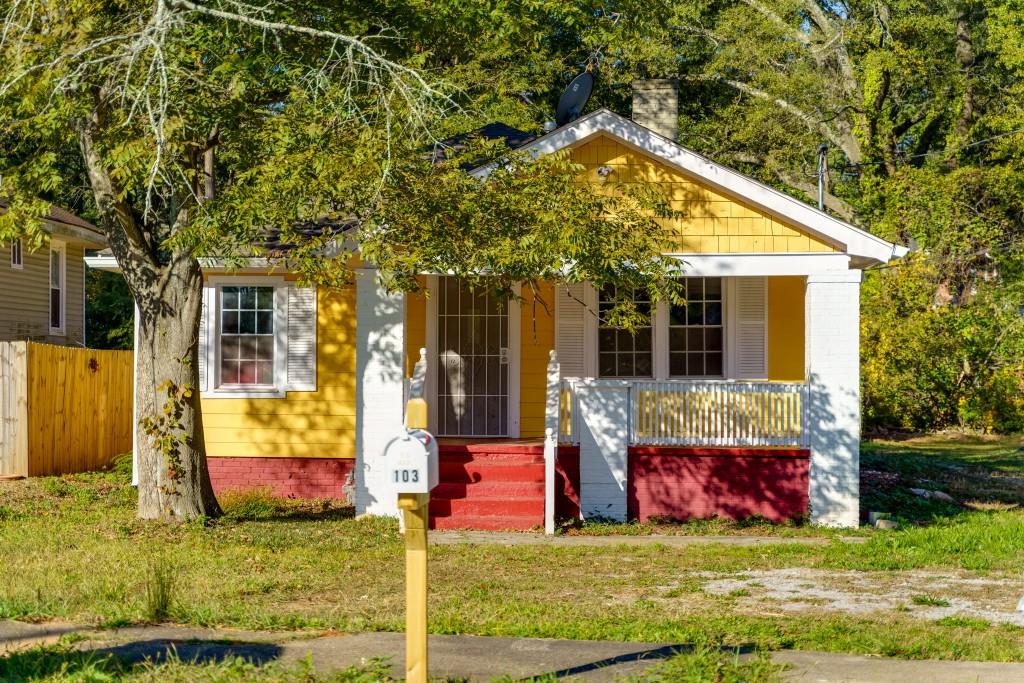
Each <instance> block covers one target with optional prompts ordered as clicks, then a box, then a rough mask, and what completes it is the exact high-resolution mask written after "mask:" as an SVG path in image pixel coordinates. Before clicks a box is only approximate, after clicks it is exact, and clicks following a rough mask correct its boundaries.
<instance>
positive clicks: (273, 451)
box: [203, 287, 356, 458]
mask: <svg viewBox="0 0 1024 683" xmlns="http://www.w3.org/2000/svg"><path fill="white" fill-rule="evenodd" d="M316 332H317V347H318V354H317V390H316V391H290V392H288V395H287V397H286V398H238V399H206V400H204V401H203V423H204V431H205V433H206V449H207V454H208V455H210V456H211V457H230V456H268V457H273V456H277V457H309V458H354V457H355V414H356V410H355V406H356V381H355V369H356V345H355V333H356V314H355V288H354V287H346V288H345V289H342V290H338V291H327V290H323V289H321V290H319V292H318V293H317V330H316Z"/></svg>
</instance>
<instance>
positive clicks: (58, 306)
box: [0, 199, 107, 346]
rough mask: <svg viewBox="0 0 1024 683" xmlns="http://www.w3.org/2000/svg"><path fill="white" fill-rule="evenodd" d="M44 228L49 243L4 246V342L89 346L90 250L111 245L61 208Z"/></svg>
mask: <svg viewBox="0 0 1024 683" xmlns="http://www.w3.org/2000/svg"><path fill="white" fill-rule="evenodd" d="M5 208H6V202H4V201H3V200H2V199H0V211H4V210H5ZM45 226H46V231H47V232H48V233H49V234H50V241H49V243H48V244H47V245H46V246H44V247H42V248H40V249H37V250H36V251H30V250H29V249H28V248H27V246H26V245H25V243H24V241H22V240H15V241H14V242H6V243H0V341H11V340H31V341H41V342H47V343H50V344H62V345H65V346H85V344H86V338H85V260H84V258H85V250H86V249H102V248H103V247H105V246H106V244H107V241H106V238H105V237H104V236H103V235H102V233H100V231H99V229H98V228H97V227H96V226H94V225H93V224H92V223H89V222H88V221H86V220H83V219H81V218H79V217H78V216H76V215H74V214H73V213H71V212H70V211H66V210H64V209H62V208H60V207H58V206H51V207H50V213H49V214H48V215H47V216H46V219H45Z"/></svg>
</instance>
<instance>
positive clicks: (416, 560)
mask: <svg viewBox="0 0 1024 683" xmlns="http://www.w3.org/2000/svg"><path fill="white" fill-rule="evenodd" d="M426 427H427V403H426V401H425V400H424V399H423V398H422V396H418V397H414V398H411V399H410V400H409V403H408V406H407V409H406V430H405V432H404V433H403V434H400V435H399V436H397V437H396V438H394V439H392V440H391V442H390V443H389V444H388V446H387V448H386V449H385V457H386V459H387V463H388V466H387V470H388V473H389V476H390V479H391V483H392V485H393V486H394V487H395V491H396V492H397V494H398V508H399V510H401V511H402V518H403V522H404V527H405V602H406V608H405V610H406V612H405V676H406V680H407V681H409V682H410V683H427V526H428V524H429V522H430V515H429V509H430V489H432V488H434V487H435V486H437V482H438V477H439V471H438V461H437V442H436V440H435V439H434V436H433V435H432V434H430V433H429V432H427V431H426Z"/></svg>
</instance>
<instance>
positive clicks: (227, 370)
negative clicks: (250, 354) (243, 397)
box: [220, 359, 238, 384]
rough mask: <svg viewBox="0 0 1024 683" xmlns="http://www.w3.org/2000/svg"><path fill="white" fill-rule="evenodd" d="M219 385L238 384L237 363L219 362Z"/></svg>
mask: <svg viewBox="0 0 1024 683" xmlns="http://www.w3.org/2000/svg"><path fill="white" fill-rule="evenodd" d="M220 381H221V384H238V361H237V360H226V359H221V362H220Z"/></svg>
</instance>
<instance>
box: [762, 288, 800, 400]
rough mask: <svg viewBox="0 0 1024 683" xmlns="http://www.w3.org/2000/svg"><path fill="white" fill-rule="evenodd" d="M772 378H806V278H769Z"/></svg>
mask: <svg viewBox="0 0 1024 683" xmlns="http://www.w3.org/2000/svg"><path fill="white" fill-rule="evenodd" d="M768 379H769V380H772V381H776V382H802V381H804V278H802V277H770V278H768Z"/></svg>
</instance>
